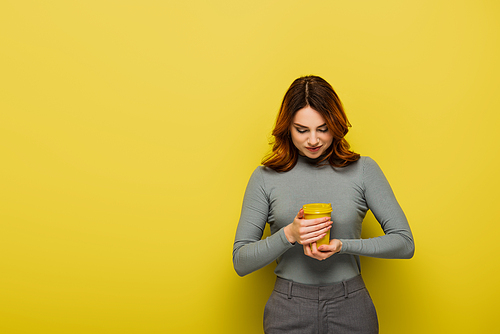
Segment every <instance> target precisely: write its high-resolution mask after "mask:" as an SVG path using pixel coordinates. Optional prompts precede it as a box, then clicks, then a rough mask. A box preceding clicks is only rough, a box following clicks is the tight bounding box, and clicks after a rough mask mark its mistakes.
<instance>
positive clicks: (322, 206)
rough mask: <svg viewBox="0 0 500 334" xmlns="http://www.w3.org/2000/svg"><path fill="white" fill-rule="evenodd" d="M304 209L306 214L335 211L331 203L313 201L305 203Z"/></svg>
mask: <svg viewBox="0 0 500 334" xmlns="http://www.w3.org/2000/svg"><path fill="white" fill-rule="evenodd" d="M302 209H304V213H306V214H309V215H311V214H321V213H330V212H332V211H333V209H332V204H331V203H311V204H304V205H303V206H302Z"/></svg>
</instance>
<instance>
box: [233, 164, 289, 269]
mask: <svg viewBox="0 0 500 334" xmlns="http://www.w3.org/2000/svg"><path fill="white" fill-rule="evenodd" d="M269 206H270V205H269V197H268V195H267V194H266V191H265V184H264V179H263V176H262V174H261V168H260V167H259V168H257V169H256V170H255V171H254V172H253V174H252V176H251V177H250V181H249V182H248V185H247V189H246V191H245V196H244V198H243V206H242V209H241V216H240V220H239V223H238V228H237V230H236V237H235V240H234V245H233V265H234V269H235V270H236V272H237V273H238V275H240V276H244V275H247V274H249V273H251V272H253V271H255V270H257V269H260V268H262V267H265V266H266V265H268V264H269V263H271V262H273V261H275V260H276V259H277V258H278V257H279V256H281V255H282V254H283V253H284V252H286V251H287V250H288V249H290V248H291V247H293V244H291V243H290V242H289V241H288V240H287V239H286V237H285V233H284V230H283V228H282V229H280V230H278V231H277V232H276V233H273V234H272V235H271V236H269V237H268V238H266V239H263V240H261V238H262V234H263V232H264V228H265V226H266V223H267V219H268V215H269Z"/></svg>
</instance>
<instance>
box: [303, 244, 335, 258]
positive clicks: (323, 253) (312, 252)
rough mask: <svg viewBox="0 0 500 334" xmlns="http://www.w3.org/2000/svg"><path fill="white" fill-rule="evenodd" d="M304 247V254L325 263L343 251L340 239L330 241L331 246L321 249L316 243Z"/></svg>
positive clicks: (322, 246) (323, 246)
mask: <svg viewBox="0 0 500 334" xmlns="http://www.w3.org/2000/svg"><path fill="white" fill-rule="evenodd" d="M302 246H303V247H304V254H306V255H307V256H310V257H312V258H313V259H316V260H319V261H323V260H326V259H328V258H329V257H330V256H332V255H333V254H335V253H338V252H340V250H341V249H342V241H340V240H338V239H332V240H330V244H328V245H321V246H319V248H318V247H317V246H316V243H315V242H313V243H312V244H311V245H302ZM311 246H312V247H311ZM311 248H312V249H311Z"/></svg>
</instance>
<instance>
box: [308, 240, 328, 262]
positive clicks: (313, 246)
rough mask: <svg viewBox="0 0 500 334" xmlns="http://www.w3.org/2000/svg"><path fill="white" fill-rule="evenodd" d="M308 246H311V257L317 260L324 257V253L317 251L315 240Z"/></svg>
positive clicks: (321, 259)
mask: <svg viewBox="0 0 500 334" xmlns="http://www.w3.org/2000/svg"><path fill="white" fill-rule="evenodd" d="M310 248H311V257H313V258H315V259H316V260H319V261H323V260H324V259H325V257H324V254H322V253H321V252H319V251H318V245H317V244H316V243H315V242H313V243H312V244H311V247H310Z"/></svg>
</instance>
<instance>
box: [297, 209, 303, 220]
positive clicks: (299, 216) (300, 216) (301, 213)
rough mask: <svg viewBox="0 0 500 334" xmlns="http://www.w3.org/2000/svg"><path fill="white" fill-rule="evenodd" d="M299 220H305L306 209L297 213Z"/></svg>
mask: <svg viewBox="0 0 500 334" xmlns="http://www.w3.org/2000/svg"><path fill="white" fill-rule="evenodd" d="M297 218H299V219H302V218H304V209H302V208H300V210H299V213H297Z"/></svg>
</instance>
